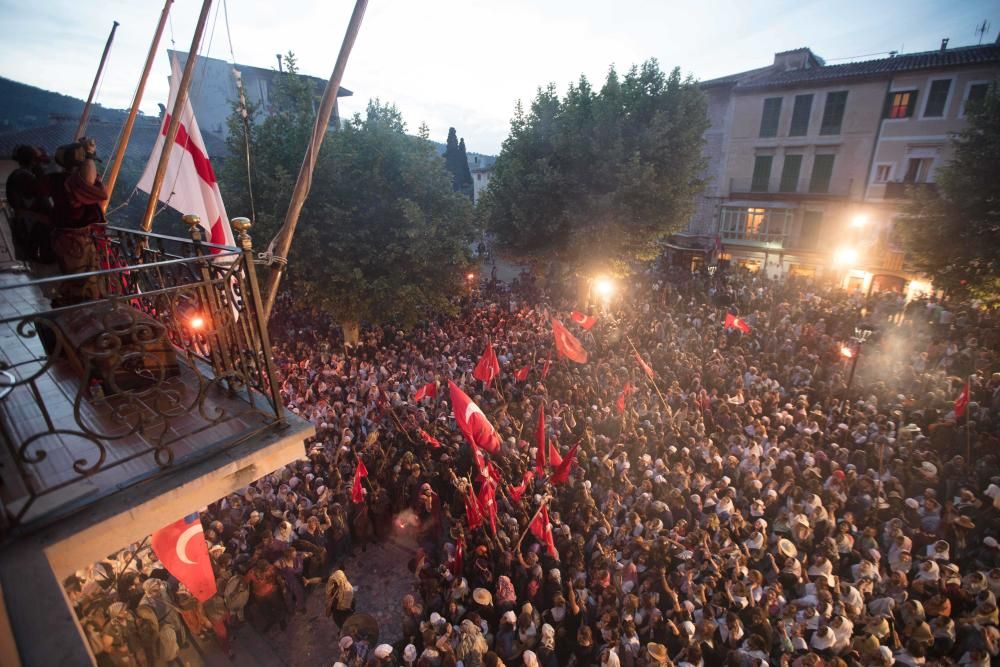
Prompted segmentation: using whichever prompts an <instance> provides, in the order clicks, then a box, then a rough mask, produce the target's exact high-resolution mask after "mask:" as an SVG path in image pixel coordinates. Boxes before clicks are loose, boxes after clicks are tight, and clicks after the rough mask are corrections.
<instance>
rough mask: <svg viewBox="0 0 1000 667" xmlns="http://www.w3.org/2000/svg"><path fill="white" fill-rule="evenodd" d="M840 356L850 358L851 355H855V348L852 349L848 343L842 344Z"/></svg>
mask: <svg viewBox="0 0 1000 667" xmlns="http://www.w3.org/2000/svg"><path fill="white" fill-rule="evenodd" d="M840 356H842V357H843V358H845V359H850V358H851V357H853V356H854V350H852V349H851V348H850V346H848V345H841V346H840Z"/></svg>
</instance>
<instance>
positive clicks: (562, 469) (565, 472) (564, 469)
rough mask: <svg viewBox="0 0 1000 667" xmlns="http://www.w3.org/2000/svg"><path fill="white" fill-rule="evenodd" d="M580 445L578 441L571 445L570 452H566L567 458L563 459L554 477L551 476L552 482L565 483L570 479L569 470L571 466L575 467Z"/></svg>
mask: <svg viewBox="0 0 1000 667" xmlns="http://www.w3.org/2000/svg"><path fill="white" fill-rule="evenodd" d="M579 446H580V443H579V442H577V443H576V444H575V445H573V446H572V447H570V450H569V453H568V454H566V458H564V459H563V460H562V463H560V464H559V467H558V468H556V471H555V472H554V473H552V477H550V478H549V481H550V482H552V483H553V484H563V483H564V482H566V480H568V479H569V471H570V468H572V467H573V463H574V462H575V461H576V450H577V448H579Z"/></svg>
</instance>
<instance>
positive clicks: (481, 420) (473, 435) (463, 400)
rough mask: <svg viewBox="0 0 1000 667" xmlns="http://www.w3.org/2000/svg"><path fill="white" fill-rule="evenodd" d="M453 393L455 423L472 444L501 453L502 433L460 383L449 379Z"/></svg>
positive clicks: (449, 387)
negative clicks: (460, 386) (494, 426)
mask: <svg viewBox="0 0 1000 667" xmlns="http://www.w3.org/2000/svg"><path fill="white" fill-rule="evenodd" d="M448 390H449V392H450V393H451V409H452V411H453V412H454V413H455V423H457V424H458V428H459V430H461V431H462V435H464V436H465V439H466V440H468V441H469V444H470V445H473V446H474V447H478V448H480V449H484V450H486V451H487V452H489V453H490V454H494V455H496V454H499V453H500V434H499V433H497V431H496V429H495V428H493V424H491V423H490V420H489V419H487V418H486V415H484V414H483V411H482V410H480V409H479V406H478V405H476V404H475V403H473V402H472V399H471V398H469V397H468V396H467V395H466V393H465V392H464V391H462V390H461V389H459V388H458V385H457V384H455V383H454V382H452V381H451V380H448Z"/></svg>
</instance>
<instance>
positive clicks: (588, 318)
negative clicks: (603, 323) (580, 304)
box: [569, 310, 597, 331]
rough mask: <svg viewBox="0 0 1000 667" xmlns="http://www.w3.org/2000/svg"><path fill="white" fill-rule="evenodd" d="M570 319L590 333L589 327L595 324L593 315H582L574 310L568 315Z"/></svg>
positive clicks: (595, 320) (595, 319)
mask: <svg viewBox="0 0 1000 667" xmlns="http://www.w3.org/2000/svg"><path fill="white" fill-rule="evenodd" d="M569 316H570V319H572V320H573V321H574V322H576V323H577V324H579V325H580V326H581V327H583V329H584V331H590V327H592V326H594V325H595V324H597V318H596V317H594V316H593V315H584V314H583V313H581V312H580V311H578V310H574V311H573V312H571V313H570V314H569Z"/></svg>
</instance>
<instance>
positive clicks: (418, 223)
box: [222, 59, 476, 334]
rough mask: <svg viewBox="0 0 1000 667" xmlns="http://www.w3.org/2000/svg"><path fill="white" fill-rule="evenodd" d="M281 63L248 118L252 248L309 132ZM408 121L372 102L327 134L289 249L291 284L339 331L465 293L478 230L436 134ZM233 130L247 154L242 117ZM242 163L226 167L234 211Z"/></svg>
mask: <svg viewBox="0 0 1000 667" xmlns="http://www.w3.org/2000/svg"><path fill="white" fill-rule="evenodd" d="M286 62H287V63H288V67H287V68H286V69H287V70H288V72H289V73H288V75H287V76H283V77H280V78H279V79H278V83H277V85H276V88H277V90H276V91H275V92H274V94H273V96H272V101H273V103H274V104H273V108H272V109H271V113H270V114H269V115H268V116H267V117H265V118H263V119H262V120H261V121H260V122H258V123H254V124H252V125H251V141H250V145H251V155H252V157H253V178H252V183H253V195H254V200H255V206H256V212H257V221H256V224H255V229H254V236H255V239H256V244H257V245H258V247H263V246H264V244H266V243H267V240H268V239H270V238H271V237H273V236H274V234H275V233H276V232H277V231H278V228H279V227H280V225H281V223H282V221H283V219H284V214H285V210H286V209H287V207H288V201H289V197H290V193H291V190H292V186H293V184H294V179H295V175H296V174H297V173H298V168H299V165H300V163H301V161H302V154H303V152H304V150H305V146H306V143H307V141H308V137H309V135H310V133H311V130H312V122H313V121H312V118H313V114H312V100H311V97H310V95H311V92H310V91H309V89H308V86H302V85H301V84H302V83H304V80H303V78H302V77H300V76H299V75H298V74H297V71H296V69H295V67H294V60H291V59H287V60H286ZM241 122H242V121H241V120H240V119H239V118H237V117H234V118H232V123H234V124H235V123H241ZM405 129H406V126H405V124H404V122H403V118H402V116H401V115H400V113H399V111H398V110H397V109H396V107H394V106H392V105H388V104H382V103H381V102H379V101H378V100H372V101H370V102H369V104H368V107H367V110H366V112H365V114H364V115H362V114H356V115H355V116H354V117H353V118H351V119H350V120H348V121H346V122H345V123H344V126H343V130H341V131H339V132H336V133H333V134H330V135H329V136H327V138H326V141H325V142H324V144H323V148H322V150H321V151H320V155H319V157H318V160H317V165H316V171H315V174H314V179H313V184H312V189H311V191H310V194H309V197H308V199H307V200H306V202H305V205H304V207H303V210H302V216H301V218H300V221H299V225H298V229H297V231H296V236H295V239H294V240H293V243H292V248H291V251H290V253H289V258H288V259H289V265H288V270H287V274H286V282H285V284H286V286H287V288H288V289H290V290H292V291H293V292H294V293H295V294H296V296H297V298H299V299H302V300H305V301H308V302H311V303H314V304H316V305H318V306H320V307H323V308H325V309H328V310H330V311H331V312H333V313H334V314H335V315H336V316H337V317H338V318H339V319H340V321H341V322H342V323H343V324H344V325H345V326H344V328H345V334H347V333H348V332H349V331H351V330H356V325H357V323H358V322H376V323H393V324H397V325H399V326H403V327H408V326H411V325H412V324H414V323H415V322H417V321H418V320H419V319H421V318H423V317H425V316H427V315H428V314H430V313H433V312H452V311H453V310H454V304H453V300H452V297H454V296H457V295H459V294H461V293H462V289H463V276H464V272H465V270H466V269H467V267H468V265H469V263H470V251H469V248H470V244H471V243H472V240H473V239H474V238H475V237H476V230H475V226H474V224H473V218H472V207H471V204H470V203H469V202H468V200H467V199H465V198H464V197H462V196H461V195H458V194H456V193H454V192H453V191H452V189H451V184H450V179H449V176H448V173H447V172H446V171H445V168H444V164H443V163H442V161H441V160H440V158H439V157H438V155H437V151H436V150H435V149H434V146H433V144H432V143H431V142H430V141H428V140H426V139H424V138H419V137H411V136H408V135H407V134H406V132H405ZM229 140H230V142H231V144H232V145H231V146H230V148H231V151H232V153H233V154H234V155H243V154H244V150H245V147H244V146H243V130H242V126H241V125H240V127H239V132H238V133H236V132H231V133H230V139H229ZM228 162H230V163H234V162H237V161H236V160H230V161H228ZM241 167H242V168H241ZM245 172H246V166H245V164H243V165H239V164H236V165H232V164H227V165H226V168H225V170H224V172H223V179H222V186H223V194H224V195H225V196H226V201H227V205H228V206H229V208H230V209H231V210H241V211H242V210H249V209H248V208H246V206H247V205H248V202H249V191H248V189H247V178H246V173H245ZM233 202H235V205H234V204H233Z"/></svg>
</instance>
